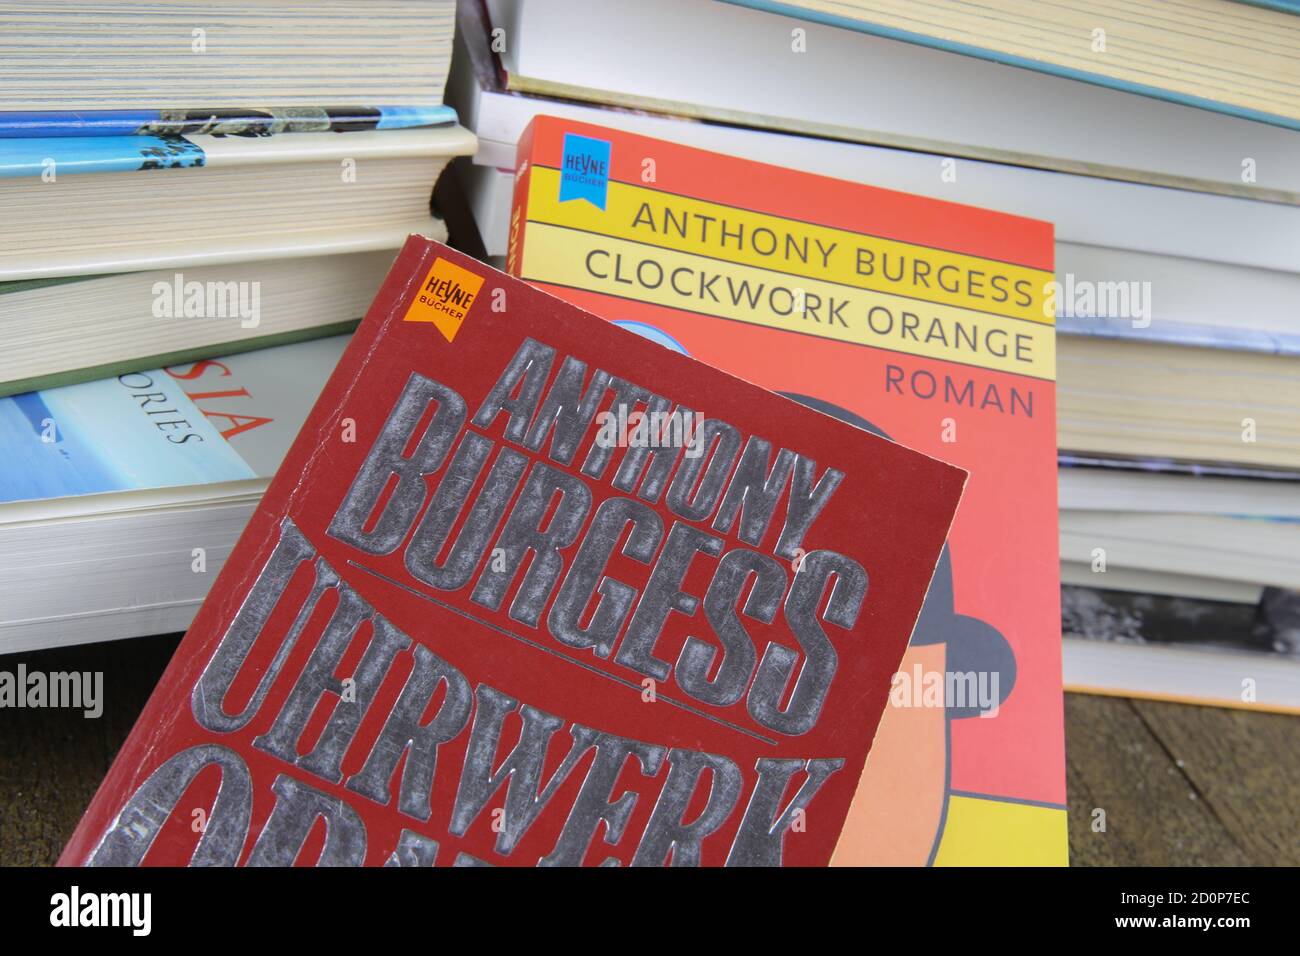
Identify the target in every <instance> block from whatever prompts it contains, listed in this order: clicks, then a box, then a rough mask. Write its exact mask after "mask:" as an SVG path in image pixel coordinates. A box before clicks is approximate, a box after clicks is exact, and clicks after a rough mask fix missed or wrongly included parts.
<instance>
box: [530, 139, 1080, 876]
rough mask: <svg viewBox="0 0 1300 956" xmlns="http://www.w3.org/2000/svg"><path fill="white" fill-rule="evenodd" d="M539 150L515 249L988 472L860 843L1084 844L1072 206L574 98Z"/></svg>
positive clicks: (646, 317) (693, 340)
mask: <svg viewBox="0 0 1300 956" xmlns="http://www.w3.org/2000/svg"><path fill="white" fill-rule="evenodd" d="M516 169H517V171H518V178H517V180H516V187H515V206H514V211H513V213H512V216H511V223H510V246H509V250H508V252H507V259H506V266H507V270H508V271H510V272H511V273H513V274H516V275H519V276H521V277H522V278H524V279H526V280H528V281H529V282H532V283H534V284H536V285H538V286H539V287H540V288H543V289H546V290H547V291H550V292H553V293H554V294H556V295H559V296H561V297H563V298H566V299H568V300H569V301H571V302H574V303H575V304H577V305H579V306H581V307H583V308H585V309H589V310H591V311H592V312H595V313H597V314H598V315H602V316H604V317H605V318H607V319H610V320H612V321H614V322H615V323H616V324H619V325H623V326H626V327H628V328H631V329H635V330H638V331H640V332H642V333H643V334H645V335H648V336H650V337H652V338H654V339H655V340H656V341H659V342H660V343H662V344H664V345H666V346H668V347H670V348H674V349H677V350H679V351H682V352H684V353H686V354H689V355H691V356H692V357H694V358H697V359H700V360H702V361H705V362H708V363H710V364H712V365H715V366H717V367H718V368H721V369H724V370H726V371H729V372H732V373H734V374H736V375H739V376H740V377H742V378H745V379H748V380H749V381H752V382H755V383H757V384H759V385H763V386H765V387H767V388H770V389H773V390H774V391H777V392H781V393H785V394H787V395H789V396H791V397H794V398H796V399H797V400H799V401H802V402H804V403H805V404H807V405H810V406H812V407H814V408H817V409H819V410H821V411H823V412H826V413H828V414H830V415H834V416H837V417H839V418H841V419H843V420H845V421H848V422H852V423H854V424H856V425H858V426H859V427H862V428H866V429H871V430H874V431H876V432H877V433H880V434H887V435H888V436H889V437H891V438H893V439H895V440H897V441H901V442H903V443H904V444H907V445H909V446H910V447H913V448H917V449H920V450H922V451H925V452H926V453H928V454H932V455H934V456H936V457H938V458H942V459H944V460H946V461H950V462H952V463H954V464H956V465H959V466H961V467H963V468H965V469H967V470H968V471H969V472H970V474H971V478H970V482H969V487H968V488H967V491H966V495H965V498H964V499H963V504H962V508H961V510H960V512H959V513H958V515H957V518H956V520H955V522H954V525H953V530H952V534H951V535H950V537H949V539H948V543H947V546H946V547H945V549H944V554H943V558H942V560H941V561H940V565H939V571H938V573H937V574H936V576H935V583H934V584H933V585H932V587H931V591H930V596H929V598H928V599H927V602H926V609H925V612H923V614H922V618H921V621H920V623H919V624H918V627H917V630H916V633H915V634H914V635H913V637H912V641H911V646H910V648H909V650H908V653H907V656H906V657H905V659H904V661H903V666H902V667H901V668H900V669H899V672H898V674H897V676H896V678H895V681H894V687H893V690H894V694H893V696H892V697H891V706H890V707H889V708H888V710H887V711H886V714H885V718H884V720H883V722H882V724H881V731H880V735H879V737H878V739H877V743H876V747H875V749H874V750H873V753H872V757H871V761H870V763H869V765H868V768H867V773H866V774H865V775H864V777H863V781H862V790H861V793H860V794H859V799H858V800H857V801H856V803H855V805H854V809H853V811H852V813H851V814H850V817H849V821H848V824H847V826H846V830H845V837H844V840H843V842H842V843H841V845H840V847H839V849H838V850H837V854H836V856H837V861H838V862H842V863H850V864H857V863H884V864H924V863H927V862H929V863H934V864H940V865H942V864H966V863H972V864H974V863H1043V864H1064V863H1065V862H1066V860H1067V834H1066V823H1065V757H1064V732H1063V717H1062V706H1063V704H1062V696H1061V648H1060V633H1061V631H1060V622H1061V619H1060V604H1059V601H1060V597H1059V590H1058V585H1059V566H1058V560H1057V508H1056V440H1055V393H1054V384H1053V380H1054V374H1055V351H1054V348H1055V340H1054V336H1053V320H1052V316H1053V313H1054V309H1053V307H1052V303H1051V301H1050V298H1051V297H1050V293H1051V291H1052V287H1051V286H1050V283H1051V281H1052V252H1053V249H1052V228H1051V226H1050V225H1049V224H1047V223H1043V222H1038V221H1034V220H1029V219H1023V218H1019V217H1015V216H1009V215H1004V214H1000V213H996V212H991V211H988V210H983V209H976V208H973V207H967V206H959V205H956V204H952V203H944V202H939V201H936V200H933V199H927V198H923V197H918V196H912V195H907V194H904V193H899V192H893V191H889V190H884V189H876V188H872V187H868V186H863V185H859V184H855V183H848V182H843V181H840V180H835V179H829V178H825V177H821V176H815V175H811V174H806V173H801V172H797V171H793V170H789V169H782V168H779V167H775V166H770V165H766V164H762V163H757V162H752V161H749V160H742V159H737V158H734V157H728V156H723V155H720V154H717V153H712V152H706V151H704V150H699V149H693V148H688V147H684V146H680V145H677V144H673V143H668V142H664V141H662V140H656V139H651V138H647V137H643V136H637V135H633V134H629V133H625V132H619V131H614V130H610V129H606V128H602V127H597V126H591V125H587V124H582V123H577V122H573V121H569V120H559V119H555V118H553V117H538V118H537V119H536V120H535V121H534V122H533V124H532V126H531V127H530V129H529V131H528V132H526V133H525V135H524V136H523V138H522V139H521V140H520V143H519V157H518V163H517V166H516ZM941 171H942V167H941V166H940V164H939V161H938V160H936V166H935V174H936V175H940V173H941Z"/></svg>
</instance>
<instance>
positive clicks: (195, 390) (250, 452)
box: [0, 335, 348, 506]
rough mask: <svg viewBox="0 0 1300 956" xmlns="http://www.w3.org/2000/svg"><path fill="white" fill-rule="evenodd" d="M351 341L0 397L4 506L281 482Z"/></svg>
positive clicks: (0, 475)
mask: <svg viewBox="0 0 1300 956" xmlns="http://www.w3.org/2000/svg"><path fill="white" fill-rule="evenodd" d="M347 342H348V336H346V335H340V336H332V337H330V338H325V339H316V340H311V341H307V342H300V343H295V344H292V345H282V346H276V347H273V348H267V349H260V350H257V351H252V352H242V353H239V354H237V355H233V356H224V357H222V358H219V359H202V360H199V361H194V362H183V363H179V364H177V365H172V366H168V367H165V368H159V369H150V370H146V371H137V372H125V373H123V374H121V375H116V376H113V377H111V378H105V379H100V380H98V381H94V382H82V383H80V384H77V385H66V386H62V387H60V388H51V389H45V390H43V391H38V392H25V393H23V394H20V395H11V396H9V397H7V398H0V458H3V459H4V460H5V461H21V462H23V464H24V467H22V468H18V469H6V470H5V471H4V472H3V473H0V506H3V505H8V504H11V503H15V502H31V501H37V500H43V499H56V498H65V497H69V496H75V495H91V494H101V493H104V492H116V491H140V490H146V489H155V488H170V487H176V486H183V485H206V484H215V483H218V482H226V481H240V480H244V479H250V478H262V479H266V478H270V477H271V476H272V475H273V474H275V470H276V468H277V467H278V466H279V464H280V461H281V459H282V458H283V457H284V453H285V452H286V451H287V450H288V448H289V444H290V442H291V441H292V439H293V436H294V435H295V434H296V433H297V430H298V428H299V427H300V426H301V425H302V423H303V422H304V421H305V420H306V417H307V412H308V411H309V410H310V409H311V405H312V402H313V401H314V400H315V398H316V396H317V395H319V394H320V390H321V387H322V386H323V385H324V383H325V380H326V378H327V377H328V376H329V372H330V370H331V369H332V368H333V367H334V364H335V363H336V362H337V361H338V358H339V356H340V355H341V354H342V353H343V349H344V347H345V346H346V345H347Z"/></svg>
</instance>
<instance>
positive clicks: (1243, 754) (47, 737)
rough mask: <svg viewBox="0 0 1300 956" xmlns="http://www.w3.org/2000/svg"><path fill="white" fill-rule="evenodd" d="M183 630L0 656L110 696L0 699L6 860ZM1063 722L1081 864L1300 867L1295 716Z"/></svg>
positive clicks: (1159, 714)
mask: <svg viewBox="0 0 1300 956" xmlns="http://www.w3.org/2000/svg"><path fill="white" fill-rule="evenodd" d="M178 639H179V638H178V636H167V637H151V638H142V639H138V640H133V641H118V642H113V643H107V644H96V645H87V646H83V647H74V648H66V649H60V650H52V651H42V652H40V653H36V654H25V655H15V656H9V657H0V670H8V671H11V672H12V671H14V670H15V669H16V667H17V664H18V663H19V661H23V662H25V663H26V665H27V667H28V669H29V670H30V669H40V670H44V671H67V670H77V671H84V670H94V671H100V670H102V671H103V672H104V698H105V701H104V713H103V715H102V716H101V717H99V718H98V719H95V720H88V719H86V718H84V717H83V716H82V715H81V712H80V711H72V710H14V709H4V710H0V865H2V866H21V865H48V864H51V863H53V862H54V861H55V860H56V859H57V858H58V855H59V851H60V850H61V849H62V848H63V844H64V842H65V841H66V840H67V839H68V836H69V835H70V834H71V832H72V829H73V827H74V826H75V825H76V823H77V820H78V819H79V818H80V816H81V814H82V811H83V810H85V808H86V805H87V804H88V803H89V802H90V798H91V797H92V796H93V795H94V792H95V787H96V786H97V785H98V783H99V781H100V779H101V778H102V777H103V775H104V773H105V771H106V770H107V769H108V766H109V764H110V763H111V762H112V759H113V755H114V754H116V753H117V750H118V748H119V747H120V746H121V744H122V741H123V740H124V739H125V738H126V735H127V732H128V731H129V730H130V729H131V725H132V724H133V723H134V722H135V718H136V716H137V714H139V712H140V709H141V708H142V707H143V706H144V703H145V700H146V699H147V698H148V696H149V692H150V691H151V690H152V689H153V686H154V684H155V683H156V682H157V680H158V677H159V675H160V674H161V673H162V670H163V667H164V666H165V665H166V664H167V661H168V659H169V658H170V657H171V654H172V651H173V650H175V647H176V643H177V641H178ZM1065 732H1066V758H1067V759H1066V785H1067V788H1068V791H1069V803H1070V859H1071V861H1072V863H1073V864H1074V865H1076V866H1078V865H1087V866H1107V865H1138V866H1143V865H1172V866H1178V865H1225V866H1232V865H1246V864H1280V865H1288V864H1289V865H1296V864H1300V717H1290V716H1281V715H1275V714H1262V713H1248V712H1245V711H1240V710H1220V709H1214V708H1209V707H1193V706H1186V705H1182V704H1167V703H1155V702H1150V701H1135V700H1127V699H1123V698H1110V697H1089V696H1085V695H1079V694H1069V695H1067V696H1066V702H1065ZM1097 809H1101V810H1104V811H1105V831H1104V832H1097V831H1095V830H1094V828H1093V821H1094V819H1098V817H1097V816H1096V815H1095V814H1094V811H1095V810H1097Z"/></svg>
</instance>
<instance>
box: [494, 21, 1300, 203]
mask: <svg viewBox="0 0 1300 956" xmlns="http://www.w3.org/2000/svg"><path fill="white" fill-rule="evenodd" d="M488 9H489V12H490V15H491V23H492V26H493V27H497V28H500V29H502V30H503V31H504V39H505V49H504V50H503V51H502V52H501V53H500V59H501V63H502V66H503V67H504V69H505V71H506V74H507V84H508V88H509V89H513V90H521V91H525V92H534V93H542V94H546V95H550V96H557V97H563V98H567V99H579V100H588V101H592V102H598V103H608V104H613V105H620V106H633V107H640V108H644V109H650V110H654V111H657V112H664V113H674V114H678V115H683V116H693V117H701V118H707V119H712V120H721V121H724V122H733V123H739V124H744V125H750V126H762V127H766V128H770V129H779V130H785V131H789V132H798V133H811V134H814V135H819V136H825V137H828V138H833V139H842V140H849V141H854V142H861V143H870V144H874V145H880V146H892V147H902V148H905V149H913V150H920V151H924V152H927V153H931V154H933V155H934V158H935V162H936V163H937V162H938V160H939V158H940V157H944V156H955V157H965V158H969V159H985V160H994V161H998V162H1008V163H1015V164H1018V165H1023V166H1032V167H1036V168H1040V169H1057V170H1062V171H1065V172H1072V173H1083V174H1086V175H1092V176H1101V177H1106V178H1112V179H1125V180H1130V181H1136V182H1148V183H1155V184H1158V185H1162V186H1170V187H1175V188H1186V189H1196V190H1203V191H1208V192H1219V193H1223V194H1226V195H1240V196H1253V197H1256V198H1260V199H1265V200H1270V201H1276V202H1286V203H1293V204H1294V203H1297V202H1300V164H1297V163H1296V161H1295V160H1296V156H1297V155H1298V154H1300V133H1297V132H1295V131H1292V130H1289V129H1284V128H1281V127H1278V126H1272V125H1268V124H1264V123H1258V122H1252V121H1250V120H1247V119H1239V118H1236V117H1231V116H1226V115H1222V114H1220V113H1215V112H1211V111H1208V110H1202V109H1196V108H1194V107H1191V106H1184V105H1180V104H1176V103H1169V102H1162V101H1160V100H1155V99H1151V98H1148V97H1144V96H1137V95H1133V94H1130V93H1126V92H1121V91H1118V90H1113V89H1106V88H1102V87H1099V86H1095V85H1093V84H1090V83H1085V82H1081V81H1077V80H1071V79H1065V78H1062V77H1057V76H1049V75H1046V74H1043V73H1040V72H1037V71H1034V70H1028V69H1020V68H1017V67H1013V66H1006V65H1003V64H999V63H992V62H988V61H986V60H982V59H977V58H974V57H968V56H962V55H959V54H956V53H950V52H945V51H941V50H934V49H929V48H926V47H921V46H917V45H915V44H911V43H905V42H902V41H900V40H891V39H884V38H881V37H876V36H870V35H868V34H865V33H860V32H857V31H854V30H847V29H837V28H835V27H832V26H827V25H824V24H819V23H813V22H809V21H807V20H802V19H795V18H791V17H785V16H779V15H775V14H772V13H767V12H762V11H758V10H752V9H746V8H742V7H737V6H734V5H732V4H725V3H699V2H697V0H657V2H655V3H644V2H639V0H603V2H602V3H600V4H591V3H587V2H584V0H545V2H539V0H489V2H488ZM1099 16H1100V14H1099ZM794 31H803V32H802V34H801V35H799V36H796V34H795V33H794ZM800 37H801V39H802V42H797V41H799V40H800ZM1086 39H1087V38H1086V37H1085V38H1084V40H1085V41H1086ZM1247 161H1249V163H1248V162H1247ZM1048 218H1051V217H1048Z"/></svg>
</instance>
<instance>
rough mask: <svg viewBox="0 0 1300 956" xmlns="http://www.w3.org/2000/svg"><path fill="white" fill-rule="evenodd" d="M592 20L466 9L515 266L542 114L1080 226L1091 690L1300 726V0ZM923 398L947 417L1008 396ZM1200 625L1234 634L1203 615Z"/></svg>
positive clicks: (801, 7) (1080, 580) (1080, 581)
mask: <svg viewBox="0 0 1300 956" xmlns="http://www.w3.org/2000/svg"><path fill="white" fill-rule="evenodd" d="M1185 6H1186V5H1185ZM580 7H582V4H579V3H577V2H570V0H558V2H555V3H548V4H540V3H527V2H514V0H488V2H487V3H486V4H485V5H480V4H462V6H461V25H460V33H459V36H458V39H457V47H456V55H455V57H454V60H453V69H452V77H451V80H450V82H449V94H448V96H449V102H451V103H453V104H454V105H455V106H456V107H457V109H458V110H459V111H460V115H461V116H462V117H463V120H464V122H465V123H466V125H468V126H469V127H471V128H472V129H474V130H475V132H476V133H477V134H478V136H479V140H480V147H479V151H478V153H477V154H476V155H475V157H474V158H473V160H472V161H471V160H460V161H458V162H457V163H456V164H455V174H456V175H457V177H458V178H459V179H460V181H461V183H462V184H463V186H464V188H465V190H466V193H467V208H468V210H469V211H470V214H471V215H472V217H473V220H474V222H475V226H476V228H477V231H478V233H479V237H480V238H479V240H478V241H479V242H481V244H482V247H483V249H484V251H485V253H486V254H487V255H489V256H495V257H501V258H499V259H497V260H496V261H499V262H505V259H504V256H505V254H506V252H507V246H508V243H509V241H510V238H511V236H512V235H513V234H514V231H515V229H516V228H517V223H516V222H514V221H512V219H511V208H512V207H511V203H512V197H513V195H514V192H513V190H514V180H515V175H516V173H517V172H519V170H518V169H517V159H516V154H517V149H518V144H519V141H520V139H521V136H522V134H523V131H524V129H525V128H526V127H527V125H528V124H529V122H531V121H532V119H533V118H534V117H535V116H537V115H539V114H547V115H552V116H558V117H563V118H566V119H569V120H573V121H578V122H585V123H593V124H599V125H602V126H606V127H609V128H613V129H618V130H623V131H628V132H635V133H639V134H643V135H646V136H652V137H656V138H660V139H664V140H671V141H674V142H678V143H685V144H690V145H692V146H696V147H700V148H703V149H708V150H714V151H717V152H723V153H728V154H732V155H736V156H743V157H747V158H750V159H756V160H761V161H766V162H771V163H777V164H780V165H783V166H790V167H793V168H796V169H801V170H805V171H808V172H815V173H821V174H824V175H829V176H834V177H837V178H841V179H848V180H855V181H858V182H862V183H868V184H871V185H875V186H882V187H887V188H891V189H898V190H903V191H906V192H910V193H916V194H921V195H926V196H930V197H933V198H937V199H945V200H950V201H955V202H960V203H966V204H970V205H974V206H981V207H987V208H995V209H1000V210H1005V211H1007V212H1011V213H1015V214H1019V215H1022V216H1027V217H1031V218H1037V219H1042V220H1047V221H1050V222H1052V223H1053V224H1054V226H1055V273H1054V276H1052V277H1049V278H1050V279H1051V284H1050V285H1049V286H1048V287H1047V292H1048V294H1047V295H1046V297H1045V299H1044V303H1045V307H1046V308H1047V309H1048V310H1049V311H1050V312H1051V313H1054V316H1055V320H1056V327H1057V332H1058V333H1059V335H1058V337H1057V339H1056V353H1055V375H1056V381H1057V389H1056V409H1055V414H1056V420H1057V444H1058V450H1059V463H1060V469H1059V496H1060V498H1059V500H1060V557H1061V577H1062V581H1063V582H1064V589H1063V595H1064V616H1063V619H1062V623H1063V626H1064V628H1065V631H1066V633H1067V637H1066V645H1065V647H1066V650H1065V663H1064V667H1065V679H1066V684H1067V686H1070V687H1074V688H1076V689H1080V690H1095V691H1099V692H1104V693H1123V694H1136V695H1150V696H1157V697H1175V698H1178V699H1190V700H1199V701H1205V702H1215V703H1220V704H1225V705H1232V706H1246V707H1265V708H1273V709H1284V710H1286V709H1300V666H1297V665H1298V664H1300V660H1297V658H1298V657H1300V635H1298V634H1297V631H1296V627H1295V624H1294V623H1293V622H1292V619H1293V618H1295V617H1296V616H1297V615H1300V608H1297V606H1296V603H1295V602H1296V600H1297V599H1295V598H1294V597H1293V593H1294V592H1295V591H1297V590H1300V560H1298V559H1297V555H1300V523H1298V519H1300V427H1298V426H1297V424H1296V423H1297V422H1300V372H1297V365H1296V356H1297V355H1298V354H1300V320H1298V316H1300V311H1297V308H1296V303H1297V302H1300V208H1297V207H1300V165H1297V164H1296V162H1295V157H1296V156H1297V155H1300V96H1297V93H1296V90H1297V86H1298V84H1300V68H1298V67H1297V63H1300V19H1297V18H1296V17H1295V16H1294V11H1293V10H1292V9H1289V8H1288V5H1287V4H1255V5H1247V4H1241V3H1236V2H1230V0H1198V2H1196V3H1194V4H1191V5H1190V7H1189V8H1187V9H1182V8H1180V11H1179V12H1177V13H1175V12H1174V11H1172V10H1171V9H1170V8H1169V7H1168V5H1167V4H1163V3H1158V2H1150V0H1139V2H1134V3H1126V4H1124V5H1122V7H1117V8H1115V9H1113V10H1110V9H1108V10H1107V11H1098V10H1096V9H1095V5H1092V4H1088V3H1083V2H1072V0H1066V2H1062V3H1059V4H1054V5H1053V6H1052V10H1051V12H1050V14H1049V12H1047V11H1045V10H1041V9H1037V8H1036V7H1035V6H1034V5H1032V4H1024V3H1020V2H1015V0H998V2H991V3H987V4H980V5H978V6H975V7H972V6H971V5H969V4H962V3H955V2H951V0H926V2H923V3H909V4H899V3H892V2H883V0H880V2H877V0H855V2H847V3H837V4H826V3H817V2H812V0H808V2H792V3H767V2H758V0H755V2H752V3H751V2H737V3H718V4H706V5H703V6H701V5H699V4H693V3H689V2H686V0H667V2H664V3H660V4H655V5H653V7H652V6H651V5H647V4H642V3H636V2H633V0H613V2H610V3H606V4H602V5H601V8H600V11H599V13H598V14H591V15H584V16H583V17H582V22H583V30H582V32H581V36H578V35H577V34H575V33H574V32H572V31H571V30H570V29H569V27H568V24H570V23H571V22H573V20H572V19H571V18H572V17H576V16H577V15H578V11H579V8H580ZM484 10H486V13H484ZM1175 21H1176V22H1175ZM1175 26H1177V29H1173V27H1175ZM629 36H635V37H636V38H637V42H636V43H629V42H628V41H627V40H626V39H625V38H626V37H629ZM579 46H581V50H582V52H581V54H580V51H579ZM1211 47H1212V49H1213V55H1209V54H1208V53H1207V51H1208V50H1210V48H1211ZM863 220H864V221H866V214H865V213H864V214H863ZM888 268H891V269H892V268H899V269H906V268H909V266H907V264H906V263H903V264H901V265H898V266H894V265H891V266H889V267H888ZM902 384H903V385H904V386H906V385H907V384H908V383H907V382H904V383H902ZM921 385H922V390H921V397H923V398H925V399H926V400H927V401H928V402H929V407H930V409H931V414H933V415H935V416H938V417H939V418H943V417H945V416H950V415H951V416H958V417H963V416H970V415H972V414H974V415H978V414H979V413H980V412H981V410H982V409H981V406H984V407H987V405H986V403H985V399H984V397H983V396H980V395H971V394H969V393H967V392H966V391H964V390H963V389H962V388H961V387H960V386H953V387H948V386H947V385H945V384H944V383H943V382H940V383H939V385H938V387H937V389H936V390H935V391H934V392H933V393H931V392H930V391H929V387H928V382H923V383H921ZM1004 404H1006V408H1007V412H1008V416H1009V417H1010V418H1013V419H1014V417H1015V416H1016V414H1017V413H1018V412H1019V413H1020V414H1023V409H1019V410H1018V409H1017V408H1015V407H1013V406H1012V405H1011V404H1010V403H1009V402H1006V403H1004ZM1039 413H1040V414H1041V413H1042V410H1041V409H1040V410H1039ZM1117 619H1118V620H1122V621H1123V622H1124V624H1123V626H1115V624H1114V622H1115V620H1117ZM1198 620H1214V621H1219V622H1227V623H1223V624H1222V626H1216V627H1213V628H1211V629H1210V633H1208V634H1207V632H1206V630H1205V629H1204V628H1199V627H1194V626H1192V625H1191V624H1190V623H1188V624H1186V625H1185V626H1179V625H1177V624H1176V623H1174V624H1173V625H1172V626H1171V622H1178V621H1183V622H1191V621H1198ZM1232 622H1241V623H1239V624H1233V623H1232ZM1209 651H1214V653H1208V652H1209ZM1263 675H1266V676H1263Z"/></svg>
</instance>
